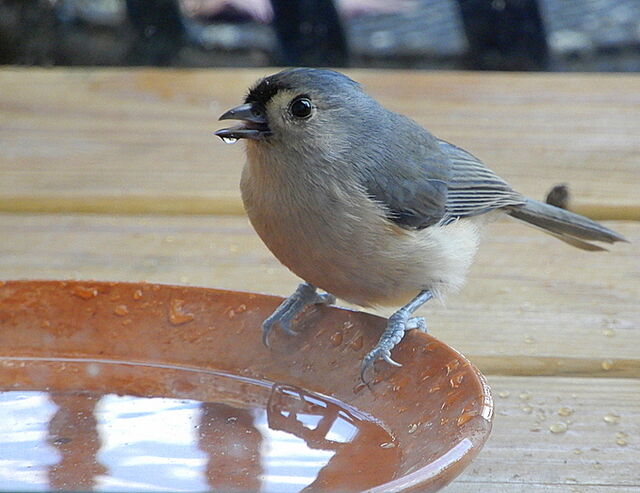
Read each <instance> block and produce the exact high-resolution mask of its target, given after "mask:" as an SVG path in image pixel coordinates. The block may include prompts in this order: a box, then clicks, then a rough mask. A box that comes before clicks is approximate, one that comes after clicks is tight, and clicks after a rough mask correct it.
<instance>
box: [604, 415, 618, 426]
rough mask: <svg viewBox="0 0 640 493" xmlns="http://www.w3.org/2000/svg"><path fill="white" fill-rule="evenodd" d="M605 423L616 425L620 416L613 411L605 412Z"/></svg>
mask: <svg viewBox="0 0 640 493" xmlns="http://www.w3.org/2000/svg"><path fill="white" fill-rule="evenodd" d="M602 419H604V422H605V423H609V424H610V425H617V424H618V423H619V422H620V416H618V415H617V414H614V413H608V414H605V415H604V417H603V418H602Z"/></svg>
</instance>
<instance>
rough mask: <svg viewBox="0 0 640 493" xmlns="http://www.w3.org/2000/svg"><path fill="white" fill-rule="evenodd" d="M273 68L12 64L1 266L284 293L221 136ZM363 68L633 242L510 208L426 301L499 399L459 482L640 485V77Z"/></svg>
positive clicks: (286, 288) (504, 169) (507, 173)
mask: <svg viewBox="0 0 640 493" xmlns="http://www.w3.org/2000/svg"><path fill="white" fill-rule="evenodd" d="M266 73H269V71H263V70H209V71H191V70H189V71H174V70H139V69H132V70H57V69H56V70H41V69H18V70H16V69H8V68H4V69H1V70H0V279H21V278H39V279H42V278H55V279H59V278H78V279H100V280H123V281H124V280H128V281H132V280H134V281H135V280H148V281H155V282H166V283H184V284H193V285H200V286H212V287H220V288H230V289H240V290H248V291H260V292H267V293H274V294H280V295H287V294H289V293H290V292H291V291H292V290H293V289H294V287H295V285H296V282H297V279H296V278H295V276H293V275H292V274H291V273H289V272H288V271H287V270H286V269H285V268H284V267H282V266H280V265H279V264H278V263H277V261H276V260H275V259H274V258H273V257H272V256H271V254H270V253H269V252H268V250H267V249H266V248H265V247H264V246H263V245H262V243H261V242H260V241H259V239H258V238H257V236H256V235H255V234H254V233H253V231H252V230H251V228H250V226H249V224H248V221H247V219H246V218H245V217H244V215H243V214H242V207H241V203H240V199H239V193H238V180H239V174H240V170H241V166H242V161H243V153H242V146H241V145H235V146H227V145H224V144H222V143H221V142H220V141H219V140H218V139H216V138H215V137H214V136H213V135H212V132H213V131H214V130H215V129H217V128H219V125H218V123H217V121H216V120H217V117H218V116H219V114H220V113H221V112H222V111H224V110H225V109H227V108H228V107H230V106H232V105H234V104H237V103H238V102H239V101H240V99H241V97H242V96H243V93H244V91H245V89H246V87H247V86H248V85H249V84H251V83H252V82H253V81H254V80H255V79H256V78H258V77H259V76H261V75H264V74H266ZM350 74H351V75H352V76H353V77H354V78H356V79H357V80H359V81H361V82H362V83H363V85H364V86H365V87H366V89H367V90H368V91H369V92H371V93H372V94H373V95H375V96H376V97H377V98H378V99H379V100H381V101H382V102H383V103H384V104H385V105H386V106H388V107H390V108H392V109H395V110H398V111H401V112H403V113H405V114H408V115H410V116H411V117H413V118H415V119H416V120H417V121H419V122H420V123H422V124H424V125H425V126H427V127H428V128H429V129H430V130H431V131H433V132H434V133H436V134H437V135H438V136H439V137H441V138H444V139H446V140H449V141H451V142H454V143H456V144H458V145H461V146H463V147H465V148H466V149H468V150H469V151H471V152H473V153H474V154H476V155H477V156H478V157H480V158H481V159H483V161H485V162H486V163H487V164H489V165H490V166H491V167H492V168H493V169H494V170H495V171H497V172H498V173H499V174H500V175H501V176H503V177H504V178H505V179H507V180H508V181H509V182H510V183H511V184H512V185H513V186H514V188H516V189H518V190H520V191H522V192H524V193H526V194H528V195H530V196H532V197H534V198H541V197H543V196H544V194H545V192H546V191H547V190H548V189H549V188H550V187H551V186H553V185H555V184H558V183H568V184H569V185H570V187H571V190H572V193H573V197H574V198H573V201H572V205H571V207H572V209H574V210H576V211H578V212H581V213H585V214H588V215H590V216H591V217H594V218H598V219H600V220H603V221H604V222H605V224H607V225H608V226H610V227H612V228H614V229H616V230H617V231H620V232H621V233H622V234H624V235H625V236H626V237H627V238H628V239H629V240H630V241H631V244H619V245H615V246H613V247H612V248H611V250H612V251H611V252H609V253H596V254H594V253H587V252H582V251H578V250H575V249H572V248H570V247H568V246H566V245H564V244H563V243H561V242H558V241H557V240H554V239H553V238H551V237H548V236H546V235H543V234H540V233H538V232H537V231H535V230H533V229H529V228H526V227H523V226H521V225H519V224H516V223H515V222H513V221H505V222H500V223H497V224H495V225H493V226H491V227H490V228H489V230H488V232H487V234H486V238H485V241H484V244H483V246H482V248H481V252H480V254H479V257H478V260H477V262H476V264H475V265H474V267H473V269H472V273H471V276H470V279H469V282H468V285H467V287H466V288H465V289H464V290H463V291H462V293H460V294H459V295H457V296H455V297H451V298H450V299H449V300H448V302H447V306H446V307H443V306H438V305H437V304H433V305H429V306H427V307H425V308H424V309H423V310H422V313H423V314H424V315H426V316H427V317H428V321H429V326H430V331H431V333H432V334H434V335H435V336H436V337H438V338H440V339H442V340H443V341H445V342H447V343H449V344H451V345H452V346H454V347H455V348H457V349H459V350H460V351H462V352H463V353H464V354H465V355H466V356H468V357H469V358H470V359H471V360H472V361H473V362H474V363H475V364H476V365H477V366H478V367H479V368H480V369H481V370H482V371H483V372H484V373H485V374H486V375H487V376H488V379H489V383H490V384H491V385H492V388H493V391H494V396H495V399H496V419H495V425H494V431H493V435H492V437H491V439H490V440H489V442H488V444H487V446H486V447H485V449H484V451H483V452H482V453H481V454H480V456H479V458H478V459H477V460H476V461H475V462H474V463H473V464H472V465H471V467H470V468H469V469H468V470H467V471H466V472H465V473H464V474H463V475H462V476H461V477H460V478H459V479H458V480H457V481H456V482H454V483H453V484H452V485H451V486H449V487H448V488H447V489H446V491H447V492H450V493H457V492H461V493H467V492H468V493H472V492H477V491H490V492H505V493H506V492H508V493H511V492H514V493H515V492H525V493H539V492H540V493H542V492H545V493H546V492H556V491H576V492H585V493H586V492H589V493H596V492H598V493H600V492H605V493H621V492H626V491H640V467H639V465H638V464H639V459H638V458H639V457H640V379H639V377H640V303H639V302H638V301H639V300H640V253H639V250H638V244H640V222H638V221H639V220H640V194H639V193H638V187H639V185H640V137H639V136H640V77H638V76H633V75H629V76H622V75H561V74H555V75H539V74H526V75H519V74H488V73H487V74H472V73H451V72H449V73H424V72H421V73H414V72H381V71H352V72H350ZM606 416H608V418H607V419H606V420H605V417H606ZM611 416H617V417H619V419H617V418H615V419H611ZM607 421H609V422H607ZM558 424H561V425H560V426H557V425H558ZM554 431H556V433H554ZM557 431H560V432H559V433H557Z"/></svg>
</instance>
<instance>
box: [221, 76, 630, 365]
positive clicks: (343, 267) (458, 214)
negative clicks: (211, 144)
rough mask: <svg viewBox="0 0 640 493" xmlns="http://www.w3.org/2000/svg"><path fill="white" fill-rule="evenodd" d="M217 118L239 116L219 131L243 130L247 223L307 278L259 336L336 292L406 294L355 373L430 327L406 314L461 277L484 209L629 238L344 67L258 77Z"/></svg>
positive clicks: (384, 297)
mask: <svg viewBox="0 0 640 493" xmlns="http://www.w3.org/2000/svg"><path fill="white" fill-rule="evenodd" d="M220 120H240V121H242V123H241V124H240V125H237V126H235V127H231V128H226V129H222V130H218V131H217V132H216V135H218V136H219V137H221V138H222V139H224V140H225V141H227V142H229V141H235V140H237V139H246V142H247V147H246V151H247V163H246V165H245V167H244V170H243V173H242V180H241V191H242V199H243V201H244V205H245V208H246V211H247V214H248V216H249V219H250V221H251V223H252V225H253V227H254V228H255V230H256V231H257V233H258V234H259V235H260V237H261V238H262V240H263V241H264V242H265V244H266V245H267V247H268V248H269V249H270V250H271V251H272V252H273V254H274V255H275V256H276V257H277V258H278V259H279V260H280V261H281V262H282V263H283V264H284V265H285V266H287V267H288V268H289V269H291V271H293V272H294V273H295V274H297V275H298V276H300V277H301V278H302V279H304V280H305V281H306V282H305V283H303V284H301V285H300V286H299V287H298V289H297V291H296V292H295V293H294V294H293V295H292V296H290V297H289V298H288V299H287V300H285V301H284V302H283V303H282V305H281V306H280V307H279V308H278V309H277V310H276V311H275V312H274V313H273V314H272V315H271V316H270V317H269V318H268V319H267V320H265V322H264V324H263V338H264V341H265V342H266V341H267V337H268V334H269V331H270V330H271V329H272V327H273V326H274V325H275V324H279V325H280V326H281V327H282V329H283V330H285V331H286V332H292V331H291V322H292V320H293V319H294V317H295V316H296V315H297V314H298V313H299V312H300V311H301V310H302V309H303V308H304V307H305V306H307V305H310V304H318V303H324V304H329V303H333V302H335V297H338V298H342V299H344V300H347V301H349V302H351V303H354V304H356V305H360V306H365V307H366V306H376V305H384V306H402V308H400V309H399V310H398V311H396V312H395V313H394V314H393V315H392V316H391V317H390V318H389V321H388V325H387V328H386V330H385V331H384V332H383V334H382V336H381V338H380V340H379V342H378V344H377V345H376V346H375V348H374V349H373V350H372V351H371V352H369V353H368V354H367V355H366V356H365V358H364V360H363V365H362V375H364V372H365V370H366V369H367V368H368V367H369V366H370V365H371V364H372V363H373V362H374V361H376V360H377V359H384V360H385V361H387V362H388V363H390V364H392V365H396V366H399V364H398V363H396V362H395V361H394V360H393V359H391V350H392V349H393V348H394V347H395V345H396V344H397V343H398V342H399V341H400V340H401V339H402V337H403V335H404V332H405V331H406V330H408V329H411V328H421V329H424V328H425V323H424V319H422V318H411V315H412V314H413V312H414V311H415V310H416V309H417V308H419V307H420V306H421V305H422V304H423V303H425V302H426V301H427V300H429V299H431V298H433V297H441V296H443V295H444V294H446V293H448V292H451V291H455V290H457V289H459V288H460V287H461V286H462V284H463V282H464V279H465V276H466V274H467V271H468V269H469V266H470V264H471V262H472V260H473V257H474V255H475V253H476V249H477V247H478V241H479V230H480V228H481V226H482V225H483V224H484V223H486V222H487V221H488V220H489V219H493V218H495V217H496V216H498V215H500V214H508V215H510V216H512V217H515V218H516V219H520V220H522V221H525V222H527V223H529V224H531V225H533V226H536V227H538V228H541V229H542V230H544V231H546V232H547V233H550V234H552V235H554V236H556V237H557V238H559V239H560V240H563V241H565V242H567V243H569V244H571V245H573V246H576V247H578V248H582V249H584V250H592V251H594V250H604V249H603V248H602V247H600V246H598V245H596V244H594V243H592V242H593V241H601V242H606V243H613V242H616V241H625V239H624V238H623V237H622V236H621V235H619V234H618V233H616V232H614V231H611V230H610V229H607V228H605V227H604V226H602V225H600V224H598V223H596V222H594V221H591V220H590V219H587V218H585V217H582V216H579V215H577V214H574V213H571V212H568V211H565V210H562V209H559V208H557V207H554V206H551V205H547V204H544V203H542V202H538V201H535V200H531V199H528V198H526V197H524V196H523V195H521V194H519V193H518V192H516V191H514V190H513V189H512V188H511V187H510V186H509V185H508V184H507V183H506V182H505V181H504V180H502V179H501V178H500V177H498V176H497V175H496V174H494V173H493V172H492V171H491V170H489V169H488V168H487V167H485V165H484V164H482V163H481V162H480V161H479V160H478V159H477V158H476V157H474V156H473V155H471V154H470V153H468V152H467V151H465V150H463V149H461V148H459V147H456V146H455V145H453V144H449V143H448V142H445V141H443V140H439V139H438V138H436V137H434V136H433V135H431V134H430V133H429V132H427V131H426V130H425V129H423V128H422V127H420V126H419V125H418V124H417V123H415V122H414V121H412V120H410V119H409V118H407V117H405V116H402V115H399V114H397V113H394V112H392V111H389V110H387V109H385V108H383V107H382V106H380V104H379V103H378V102H376V101H375V100H374V99H372V98H371V97H370V96H368V95H367V94H366V93H365V92H364V91H363V90H362V89H361V87H360V85H359V84H358V83H356V82H354V81H353V80H351V79H350V78H348V77H347V76H345V75H343V74H340V73H338V72H333V71H329V70H320V69H310V68H295V69H288V70H284V71H282V72H279V73H277V74H275V75H272V76H270V77H266V78H264V79H262V80H260V81H258V83H257V84H256V85H254V86H253V88H251V89H250V90H249V93H248V94H247V96H246V98H245V101H244V104H242V105H240V106H238V107H236V108H233V109H231V110H229V111H227V112H226V113H224V114H223V115H222V116H221V117H220ZM316 287H318V288H321V289H323V290H325V291H326V293H327V294H320V293H318V292H316ZM334 296H335V297H334Z"/></svg>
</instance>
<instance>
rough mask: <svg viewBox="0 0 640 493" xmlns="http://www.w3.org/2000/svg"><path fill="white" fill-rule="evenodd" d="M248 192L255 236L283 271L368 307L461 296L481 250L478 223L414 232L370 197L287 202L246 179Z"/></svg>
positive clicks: (324, 196) (327, 195) (306, 197)
mask: <svg viewBox="0 0 640 493" xmlns="http://www.w3.org/2000/svg"><path fill="white" fill-rule="evenodd" d="M258 191H259V192H260V193H257V192H258ZM242 192H243V193H242V195H243V200H244V203H245V207H246V210H247V214H248V216H249V219H250V221H251V223H252V225H253V227H254V229H255V230H256V232H257V233H258V235H259V236H260V238H261V239H262V241H263V242H264V243H265V244H266V246H267V247H268V248H269V250H271V252H272V253H273V254H274V255H275V256H276V257H277V258H278V260H279V261H280V262H282V264H284V265H285V266H286V267H288V268H289V269H290V270H291V271H292V272H293V273H295V274H296V275H298V276H299V277H301V278H302V279H304V280H305V281H307V282H309V283H311V284H313V285H314V286H317V287H319V288H321V289H323V290H325V291H327V292H329V293H331V294H333V295H335V296H337V297H338V298H341V299H343V300H346V301H349V302H351V303H354V304H357V305H360V306H372V305H384V306H388V305H401V304H404V303H406V302H407V301H409V300H410V299H411V298H412V297H414V296H415V295H416V294H417V293H418V292H419V291H421V290H423V289H430V290H432V291H433V292H434V293H435V294H442V293H445V292H447V291H450V290H455V289H456V288H458V287H460V286H461V285H462V282H463V280H464V277H465V274H466V271H467V269H468V267H469V265H470V263H471V260H472V258H473V255H474V253H475V250H476V246H477V240H478V235H477V228H475V227H474V226H473V224H472V223H471V222H463V221H458V222H456V223H454V224H451V225H448V226H445V227H429V228H426V229H425V230H421V231H407V230H404V229H400V228H399V227H397V226H396V225H395V224H393V223H392V222H390V221H388V220H387V219H386V218H385V216H384V212H383V211H382V210H381V209H380V208H379V206H377V205H376V204H375V203H374V202H373V201H371V200H368V199H367V198H366V196H364V194H363V196H362V197H358V198H357V199H358V200H353V199H345V198H344V195H343V196H340V197H337V194H339V193H341V192H340V191H334V190H326V191H324V193H315V194H314V193H305V194H300V195H283V192H282V190H279V189H278V188H276V187H265V186H264V185H262V184H261V186H260V187H257V186H256V184H255V183H253V182H252V181H250V180H249V179H248V177H247V176H246V175H245V176H244V177H243V183H242ZM347 193H348V194H351V195H354V194H355V193H357V191H354V190H348V191H347ZM349 200H350V201H349ZM336 203H339V204H340V206H339V207H336Z"/></svg>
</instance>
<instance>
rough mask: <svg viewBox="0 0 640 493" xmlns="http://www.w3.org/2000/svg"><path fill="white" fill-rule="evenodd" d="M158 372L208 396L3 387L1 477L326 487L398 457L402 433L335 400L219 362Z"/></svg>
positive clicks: (113, 485) (16, 482) (47, 482)
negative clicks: (213, 367) (214, 367)
mask: <svg viewBox="0 0 640 493" xmlns="http://www.w3.org/2000/svg"><path fill="white" fill-rule="evenodd" d="M2 363H3V364H4V365H5V366H6V365H7V363H14V364H17V365H20V364H21V363H24V361H19V360H15V361H10V360H3V362H2ZM60 365H61V362H47V361H30V362H29V366H30V367H31V371H35V372H38V371H46V372H48V371H52V372H54V373H55V372H56V371H59V370H60ZM118 366H121V368H118ZM65 367H66V370H72V371H79V372H84V373H86V374H92V373H94V374H96V373H112V372H116V373H119V374H120V375H121V376H123V374H124V373H127V372H131V371H132V370H138V371H139V370H140V369H141V368H140V367H138V366H130V365H126V364H125V365H118V364H116V363H111V364H104V363H97V362H84V363H80V364H78V363H74V364H72V363H70V362H65ZM158 372H159V373H161V374H162V375H161V378H162V379H163V380H164V383H165V384H167V383H173V384H174V385H176V387H177V388H176V393H178V394H180V393H184V385H185V381H184V378H187V379H192V378H194V376H196V377H198V378H204V379H205V380H206V385H207V388H208V389H215V391H214V393H213V395H212V394H211V393H208V395H207V399H210V400H207V401H201V400H197V399H181V398H167V397H144V396H136V395H126V394H125V395H118V394H117V393H98V392H88V391H70V390H53V389H50V390H47V391H39V390H9V389H4V390H1V391H0V485H2V486H0V489H1V490H2V491H34V490H38V491H42V490H48V489H54V490H83V489H93V490H96V491H107V490H108V491H132V490H136V491H169V490H180V491H203V490H210V489H211V490H220V489H221V490H223V491H227V490H229V489H233V488H236V489H237V488H239V489H241V490H247V491H249V490H251V491H255V490H260V491H264V492H270V491H273V492H289V491H291V492H294V491H300V490H302V489H304V488H312V489H313V490H314V491H322V490H324V489H325V488H324V487H323V486H325V485H327V484H328V483H327V478H329V483H332V482H334V481H336V480H337V481H339V482H340V483H342V484H351V485H353V486H354V489H356V488H357V489H359V488H366V487H367V486H374V485H376V484H380V483H383V482H386V481H389V480H391V479H392V478H393V476H394V474H395V473H396V471H397V469H398V463H399V459H400V451H399V449H398V447H396V446H395V442H394V438H393V437H392V436H391V435H390V434H389V433H388V432H387V431H385V429H384V428H383V426H381V424H380V423H378V422H376V421H375V420H374V419H372V418H370V417H368V416H367V415H366V414H364V413H361V412H358V411H357V410H355V409H352V408H350V407H349V406H347V405H344V404H342V403H340V402H338V401H336V400H333V399H329V398H326V397H323V396H320V395H318V394H314V393H311V392H307V391H305V390H303V389H300V388H297V387H293V386H288V385H278V384H271V383H268V382H264V381H251V380H249V379H246V378H240V377H234V376H231V375H224V374H215V373H212V372H207V373H206V374H204V375H197V374H198V372H188V373H189V375H186V376H185V375H182V374H181V373H182V371H180V370H178V369H168V368H166V369H162V370H158ZM181 386H182V388H183V390H180V387H181ZM215 394H217V395H218V398H215ZM354 465H359V467H353V466H354ZM341 476H342V477H341Z"/></svg>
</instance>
